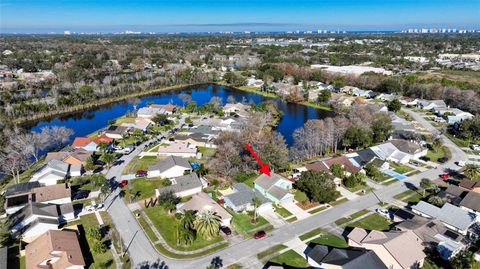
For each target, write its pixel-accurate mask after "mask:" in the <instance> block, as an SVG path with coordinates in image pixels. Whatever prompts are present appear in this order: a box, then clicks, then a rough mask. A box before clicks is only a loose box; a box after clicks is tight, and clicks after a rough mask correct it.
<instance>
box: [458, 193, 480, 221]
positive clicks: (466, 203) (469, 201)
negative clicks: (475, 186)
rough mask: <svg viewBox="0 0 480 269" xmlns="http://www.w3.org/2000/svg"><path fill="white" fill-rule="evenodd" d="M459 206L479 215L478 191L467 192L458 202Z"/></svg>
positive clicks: (479, 200)
mask: <svg viewBox="0 0 480 269" xmlns="http://www.w3.org/2000/svg"><path fill="white" fill-rule="evenodd" d="M459 206H460V208H462V209H464V210H467V211H469V212H471V213H474V214H476V215H477V216H480V193H476V192H473V191H470V192H468V193H467V194H466V195H465V197H463V199H462V200H461V201H460V203H459Z"/></svg>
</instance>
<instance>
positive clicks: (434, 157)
mask: <svg viewBox="0 0 480 269" xmlns="http://www.w3.org/2000/svg"><path fill="white" fill-rule="evenodd" d="M427 157H429V158H430V160H431V161H432V162H437V161H438V159H440V158H442V157H447V158H449V159H450V158H452V153H450V150H449V149H448V148H447V147H445V146H442V147H441V148H440V149H438V150H437V152H435V151H433V150H429V151H428V152H427Z"/></svg>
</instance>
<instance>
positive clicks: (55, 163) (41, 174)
mask: <svg viewBox="0 0 480 269" xmlns="http://www.w3.org/2000/svg"><path fill="white" fill-rule="evenodd" d="M69 171H70V164H68V163H64V162H62V161H60V160H55V159H53V160H50V161H49V162H47V163H46V164H45V165H44V166H42V168H40V169H38V170H37V171H36V172H35V174H33V175H32V179H30V181H38V182H39V183H40V184H44V185H55V184H57V180H62V179H66V178H67V177H68V175H69Z"/></svg>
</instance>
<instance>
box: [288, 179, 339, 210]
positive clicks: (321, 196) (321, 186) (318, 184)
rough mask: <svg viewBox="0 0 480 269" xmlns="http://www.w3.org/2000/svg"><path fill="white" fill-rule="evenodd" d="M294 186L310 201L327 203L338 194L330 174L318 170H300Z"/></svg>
mask: <svg viewBox="0 0 480 269" xmlns="http://www.w3.org/2000/svg"><path fill="white" fill-rule="evenodd" d="M295 187H296V188H297V189H299V190H301V191H303V192H304V193H305V194H306V195H307V197H308V199H309V200H310V201H314V202H319V203H328V202H331V201H334V200H336V199H337V198H338V196H340V193H339V192H338V191H337V190H336V188H337V187H336V186H335V183H334V182H333V180H331V179H330V175H329V174H327V173H325V172H319V171H306V172H302V174H301V175H300V179H299V180H298V181H297V182H295Z"/></svg>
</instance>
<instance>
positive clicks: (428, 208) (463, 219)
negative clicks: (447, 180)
mask: <svg viewBox="0 0 480 269" xmlns="http://www.w3.org/2000/svg"><path fill="white" fill-rule="evenodd" d="M412 211H413V213H415V214H417V215H420V216H422V217H425V218H431V219H438V220H439V221H441V222H442V223H443V224H444V225H445V226H446V227H447V228H449V229H451V230H453V231H455V232H457V233H460V234H462V235H466V234H467V232H468V228H470V226H471V225H472V224H473V223H475V222H476V217H477V216H476V215H475V214H474V213H471V212H468V211H467V210H464V209H461V208H460V207H457V206H454V205H452V204H450V203H445V204H444V205H443V206H442V207H441V208H440V207H436V206H434V205H431V204H429V203H426V202H424V201H420V202H418V203H417V204H416V205H414V206H412Z"/></svg>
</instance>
